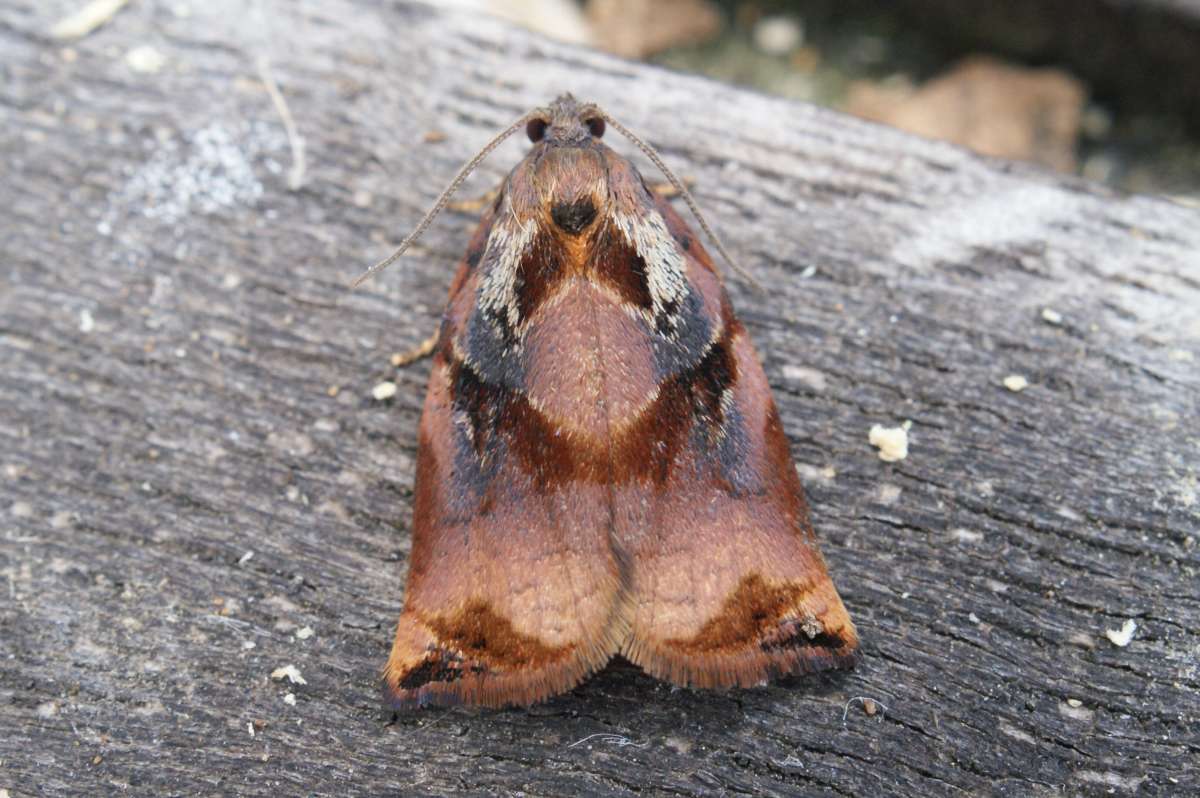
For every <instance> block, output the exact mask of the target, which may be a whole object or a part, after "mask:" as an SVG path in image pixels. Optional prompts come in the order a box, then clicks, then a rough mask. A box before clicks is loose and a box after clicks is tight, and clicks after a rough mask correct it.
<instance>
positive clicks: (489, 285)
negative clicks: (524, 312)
mask: <svg viewBox="0 0 1200 798" xmlns="http://www.w3.org/2000/svg"><path fill="white" fill-rule="evenodd" d="M505 210H506V211H507V213H506V214H505V216H504V217H503V219H502V220H501V221H499V222H497V223H496V224H494V225H492V232H491V234H490V235H488V242H487V249H486V250H485V252H484V254H483V264H484V268H483V279H482V280H481V282H480V285H479V305H480V306H481V307H482V308H484V309H485V310H487V311H490V312H491V313H493V314H495V315H496V316H502V317H503V318H504V319H505V320H506V321H507V322H508V326H509V327H510V328H515V327H516V326H517V324H518V323H519V322H520V320H521V312H520V309H519V307H518V305H517V270H518V269H519V268H520V267H521V259H522V258H523V257H524V256H525V252H526V250H528V249H529V245H530V244H531V243H532V242H533V237H534V233H535V228H536V225H532V224H530V225H521V224H518V223H517V220H516V216H515V214H514V213H513V211H512V206H511V205H509V203H508V202H507V201H506V202H505Z"/></svg>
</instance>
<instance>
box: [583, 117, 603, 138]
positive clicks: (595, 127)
mask: <svg viewBox="0 0 1200 798" xmlns="http://www.w3.org/2000/svg"><path fill="white" fill-rule="evenodd" d="M583 124H585V125H587V129H588V132H589V133H591V134H592V136H593V137H594V138H600V137H601V136H603V135H604V120H603V119H601V118H600V117H598V116H589V117H588V118H587V119H585V120H583Z"/></svg>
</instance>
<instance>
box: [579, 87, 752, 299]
mask: <svg viewBox="0 0 1200 798" xmlns="http://www.w3.org/2000/svg"><path fill="white" fill-rule="evenodd" d="M597 113H598V114H599V115H600V116H601V117H602V118H603V119H604V121H605V122H607V123H608V124H610V125H612V126H613V127H614V128H616V129H617V132H618V133H620V134H621V135H622V136H624V137H625V138H627V139H629V140H630V141H632V142H633V143H634V146H636V147H637V148H638V149H639V150H641V151H642V152H643V153H644V154H645V156H646V157H647V158H649V159H650V160H651V161H652V162H653V163H654V165H655V166H657V167H658V170H659V171H660V172H662V173H663V175H664V176H665V177H666V178H667V180H668V181H670V183H671V185H672V186H674V187H675V190H676V191H678V192H679V194H680V196H682V197H683V201H684V202H686V203H687V206H688V207H689V208H690V209H691V211H692V215H693V216H695V217H696V221H698V222H699V223H700V229H702V230H703V231H704V233H705V235H707V236H708V240H709V241H711V242H712V243H713V245H714V246H715V247H716V248H717V251H718V252H720V253H721V257H723V258H724V259H725V262H726V263H728V264H729V265H730V266H731V267H732V268H733V270H734V271H735V272H737V273H738V274H739V275H741V277H742V279H744V280H746V282H748V283H750V284H751V285H752V286H754V287H755V288H756V289H758V290H759V291H763V292H765V290H766V289H764V288H763V285H762V283H760V282H759V281H758V280H756V279H754V275H752V274H750V272H748V271H746V270H745V269H743V268H742V267H741V265H740V264H738V262H737V261H736V260H734V259H733V256H732V255H730V254H729V252H728V250H726V249H725V245H724V244H722V243H721V239H719V238H717V234H716V233H714V232H713V229H712V228H711V227H709V226H708V222H707V221H705V219H704V214H702V213H700V208H699V206H697V205H696V200H694V199H692V194H691V192H690V191H688V190H687V186H685V185H684V184H683V181H682V180H680V179H679V178H678V177H676V176H675V173H674V172H672V171H671V170H670V169H669V168H668V167H667V165H666V164H665V163H664V162H663V159H662V158H661V157H660V156H659V154H658V152H657V151H655V149H654V148H653V147H651V146H650V145H649V144H647V143H646V142H644V141H642V140H641V139H640V138H638V137H637V136H636V135H634V134H633V131H631V130H630V129H629V128H627V127H625V126H624V125H622V124H621V123H620V122H618V121H617V120H615V119H613V118H612V117H611V116H609V115H608V113H607V112H605V111H603V110H601V109H597Z"/></svg>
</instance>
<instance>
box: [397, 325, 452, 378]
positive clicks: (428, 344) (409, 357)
mask: <svg viewBox="0 0 1200 798" xmlns="http://www.w3.org/2000/svg"><path fill="white" fill-rule="evenodd" d="M440 335H441V329H440V328H439V329H436V330H434V331H433V334H432V335H430V336H429V337H428V338H426V339H425V340H424V341H422V342H421V343H419V344H417V345H416V346H414V347H412V348H411V349H407V350H405V351H403V352H397V353H396V354H394V355H392V365H393V366H395V367H396V368H403V367H404V366H408V365H411V364H413V363H416V362H417V361H418V360H423V359H424V358H427V357H429V356H430V355H431V354H433V350H434V349H436V348H437V342H438V337H439V336H440Z"/></svg>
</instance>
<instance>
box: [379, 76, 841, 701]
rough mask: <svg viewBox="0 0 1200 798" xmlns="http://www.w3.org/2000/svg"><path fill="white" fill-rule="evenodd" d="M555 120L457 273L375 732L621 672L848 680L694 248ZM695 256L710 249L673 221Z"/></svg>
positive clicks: (797, 497)
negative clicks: (438, 708)
mask: <svg viewBox="0 0 1200 798" xmlns="http://www.w3.org/2000/svg"><path fill="white" fill-rule="evenodd" d="M606 126H610V127H613V128H615V129H617V130H618V131H620V132H621V133H622V134H624V135H626V136H627V137H629V138H630V140H631V141H633V142H634V143H635V144H636V145H637V146H638V147H639V148H640V149H641V150H642V151H643V152H645V153H646V154H647V156H648V157H650V159H651V160H652V161H653V162H654V163H655V164H656V165H657V166H658V167H659V168H661V169H662V170H663V171H664V174H666V175H667V177H668V178H669V179H670V180H671V182H672V183H673V184H674V185H675V187H676V189H677V190H678V191H679V193H680V194H682V195H683V197H684V199H685V200H686V201H687V203H688V205H689V206H690V207H691V208H692V210H693V211H694V212H696V208H695V204H694V202H693V201H692V198H691V196H690V195H689V194H688V193H687V190H686V189H685V188H684V187H683V186H682V184H680V183H679V181H678V180H677V179H676V178H675V177H674V176H673V175H672V174H671V173H670V171H669V170H667V169H666V167H665V166H664V165H663V164H662V161H661V159H659V157H658V156H657V154H656V153H654V151H653V150H652V149H650V148H649V147H648V146H647V145H646V144H644V143H643V142H641V141H640V140H639V139H638V138H637V137H635V136H633V134H631V133H630V132H629V131H627V130H626V129H625V128H624V127H622V126H621V125H620V124H619V123H617V122H616V121H615V120H613V119H612V118H611V117H610V116H608V115H607V114H606V113H604V112H603V111H602V110H600V109H599V108H597V107H596V106H595V105H592V104H580V103H578V102H577V101H576V100H575V99H574V98H573V97H571V96H570V95H563V96H561V97H559V98H558V99H556V100H555V101H554V102H553V103H552V104H551V105H550V106H549V107H547V108H540V109H536V110H534V111H531V112H530V113H528V114H527V115H525V116H524V117H522V118H521V119H520V120H518V121H517V122H516V123H514V125H513V126H511V127H510V128H508V129H507V130H505V131H504V132H503V133H502V134H500V135H499V136H497V137H496V138H495V139H493V140H492V142H490V143H489V144H488V145H487V146H486V147H485V148H484V149H483V151H482V152H481V153H480V154H479V155H478V156H477V157H476V158H475V159H474V160H473V161H472V162H471V163H470V164H468V165H467V167H465V168H464V169H463V171H462V172H461V173H460V174H459V176H458V177H457V178H456V179H455V181H454V182H453V183H452V184H451V186H450V187H449V188H448V189H447V190H446V192H445V193H444V194H443V195H442V197H441V198H440V199H439V200H438V202H437V204H436V205H435V206H434V208H433V210H432V211H430V213H429V214H428V215H427V216H426V218H425V219H424V220H423V221H422V222H421V224H420V225H419V226H418V227H417V230H416V231H415V232H414V233H413V234H412V235H411V236H409V238H408V239H406V240H405V242H404V243H403V244H401V247H400V249H399V250H397V252H396V253H395V254H394V255H393V256H392V257H390V258H388V259H387V260H386V261H383V262H382V263H380V264H378V265H377V266H376V267H373V268H372V269H371V270H370V271H369V272H367V274H364V275H363V277H362V278H360V280H359V282H361V281H362V280H363V279H366V277H368V276H369V275H371V274H373V273H374V272H376V271H378V270H379V269H381V268H383V267H384V266H386V265H387V264H389V263H391V262H392V261H394V260H395V259H396V258H397V257H399V256H400V254H401V253H402V252H403V251H404V249H406V248H407V247H408V246H409V245H410V244H411V243H412V241H413V240H414V239H415V238H416V237H417V236H418V235H420V233H421V232H422V231H423V230H424V229H425V227H426V226H427V225H428V224H429V222H430V221H431V220H432V218H433V216H434V215H435V214H436V213H437V212H438V211H439V210H441V209H442V208H443V207H444V206H445V204H446V202H447V201H448V199H449V197H450V194H451V193H452V192H453V191H454V190H455V189H456V188H458V186H459V185H460V184H461V183H462V182H463V180H464V179H465V178H466V176H467V174H468V173H469V172H470V171H471V169H473V168H474V167H475V166H476V165H477V164H478V163H479V161H480V160H482V159H483V158H484V157H485V156H486V155H487V154H488V153H489V152H491V151H492V150H493V149H494V148H495V147H496V146H497V145H498V144H499V143H500V142H501V141H503V140H504V139H505V138H506V137H507V136H509V135H510V134H512V133H513V132H515V131H516V130H518V129H521V128H525V130H526V131H527V133H528V135H529V138H530V140H531V141H532V142H533V143H534V146H533V149H532V150H530V152H529V154H528V155H527V156H526V157H525V158H524V160H522V161H521V162H520V163H519V164H517V166H516V168H515V169H514V170H513V171H512V172H511V173H510V174H509V176H508V177H507V179H506V180H505V181H504V184H503V187H502V189H501V191H500V194H499V196H498V197H497V199H496V201H495V203H494V204H493V205H492V207H491V208H490V209H489V210H488V211H487V212H486V213H485V214H484V216H483V219H482V221H481V222H480V223H479V227H478V229H477V230H476V232H475V235H474V237H473V238H472V240H471V243H470V245H469V246H468V248H467V252H466V256H465V258H464V259H463V261H462V263H461V264H460V265H459V268H458V273H457V275H456V276H455V278H454V282H453V284H452V285H451V287H450V298H449V302H448V304H447V306H446V311H445V316H444V318H443V320H442V325H441V331H440V334H439V336H438V339H437V344H436V346H435V348H434V357H433V369H432V373H431V375H430V378H429V391H428V395H427V397H426V400H425V409H424V414H423V415H422V417H421V426H420V436H419V449H418V456H417V475H416V490H415V503H414V508H413V542H412V556H411V560H410V563H409V573H408V585H407V590H406V594H405V600H404V611H403V613H402V614H401V616H400V620H399V623H398V624H397V627H396V637H395V643H394V645H393V647H392V652H391V656H390V657H389V659H388V662H387V666H386V667H385V668H384V672H383V681H384V692H385V696H386V700H387V702H388V703H389V704H390V705H391V706H392V707H395V708H397V709H399V708H407V707H416V706H426V705H448V704H469V705H483V706H503V705H511V704H517V705H523V704H530V703H532V702H535V701H539V700H542V699H545V698H547V697H550V696H553V695H555V694H557V693H561V692H563V691H565V690H568V689H570V688H571V687H573V686H574V685H576V684H578V683H579V682H580V681H581V680H583V679H584V678H585V677H586V676H588V675H589V674H591V673H593V672H595V671H596V670H598V669H600V668H601V667H603V666H604V665H605V663H607V662H608V661H609V660H610V659H611V658H612V657H614V656H616V655H623V656H624V657H626V658H627V659H629V660H630V661H632V662H633V663H635V664H637V665H639V666H640V667H642V668H643V669H644V670H646V671H647V672H649V673H650V674H652V675H654V676H656V677H658V678H661V679H665V680H667V681H670V682H672V683H674V684H677V685H691V686H697V687H731V686H742V687H746V686H752V685H759V684H763V683H765V682H766V681H767V680H768V679H770V678H772V677H775V676H778V675H782V674H788V673H801V672H811V671H818V670H824V669H829V668H844V667H851V666H852V665H853V663H854V661H855V656H856V649H857V646H858V639H857V636H856V634H855V631H854V625H853V624H852V623H851V621H850V617H849V615H848V614H847V612H846V608H845V607H844V606H843V605H842V601H841V599H840V598H839V596H838V593H837V590H836V589H835V588H834V586H833V583H832V582H831V581H830V579H829V575H828V573H827V572H826V569H825V562H824V560H823V559H822V557H821V553H820V551H819V550H818V549H817V542H816V538H815V536H814V534H813V530H812V525H811V524H810V522H809V513H808V505H807V502H806V500H805V498H804V492H803V489H802V488H801V486H800V481H799V479H798V477H797V475H796V469H795V467H794V465H793V462H792V458H791V454H790V451H789V449H788V441H787V438H786V437H785V436H784V433H783V428H782V426H781V424H780V420H779V414H778V412H777V411H776V409H775V402H774V400H773V399H772V396H771V390H770V388H769V387H768V385H767V380H766V377H765V376H764V374H763V369H762V366H761V365H760V363H759V360H758V356H757V354H756V353H755V351H754V347H753V345H752V344H751V343H750V339H749V337H748V336H747V335H746V331H745V329H744V328H743V327H742V325H741V323H740V322H739V321H738V319H737V317H736V316H735V315H734V313H733V309H732V307H731V306H730V303H729V298H728V296H726V293H725V289H724V287H723V284H722V281H721V277H720V275H719V274H718V272H717V269H716V267H715V266H714V264H713V262H712V260H711V259H710V258H709V255H708V253H707V252H705V250H704V247H703V246H701V244H700V242H699V241H698V240H697V239H696V236H695V235H694V234H693V233H692V231H691V230H690V229H689V228H688V226H687V225H686V224H685V223H684V222H683V220H682V219H680V217H679V216H678V215H677V214H676V213H675V211H674V210H673V209H672V208H671V206H670V205H669V204H668V203H667V202H666V200H664V199H662V198H660V197H658V196H656V195H655V194H654V193H653V192H652V191H651V190H650V189H649V188H648V187H647V185H646V183H645V181H644V180H643V179H642V177H641V175H640V174H638V172H637V170H636V169H635V168H634V167H633V165H632V164H631V163H630V162H629V161H628V160H627V159H625V158H624V157H622V156H621V155H618V154H617V153H616V152H614V151H613V150H611V149H609V148H608V147H607V146H605V145H604V144H603V143H602V142H601V136H602V135H603V134H604V131H605V128H606ZM696 216H697V219H698V220H699V222H700V225H701V227H702V228H703V229H704V230H705V232H707V233H708V234H709V237H710V238H711V239H712V241H713V243H714V244H715V245H716V246H717V248H718V250H720V251H721V252H722V254H724V248H723V247H721V245H720V242H719V241H718V240H717V239H716V237H715V236H714V235H712V232H711V230H709V228H708V225H707V224H706V223H705V222H704V220H703V218H702V217H701V216H700V215H699V213H698V212H696Z"/></svg>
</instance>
